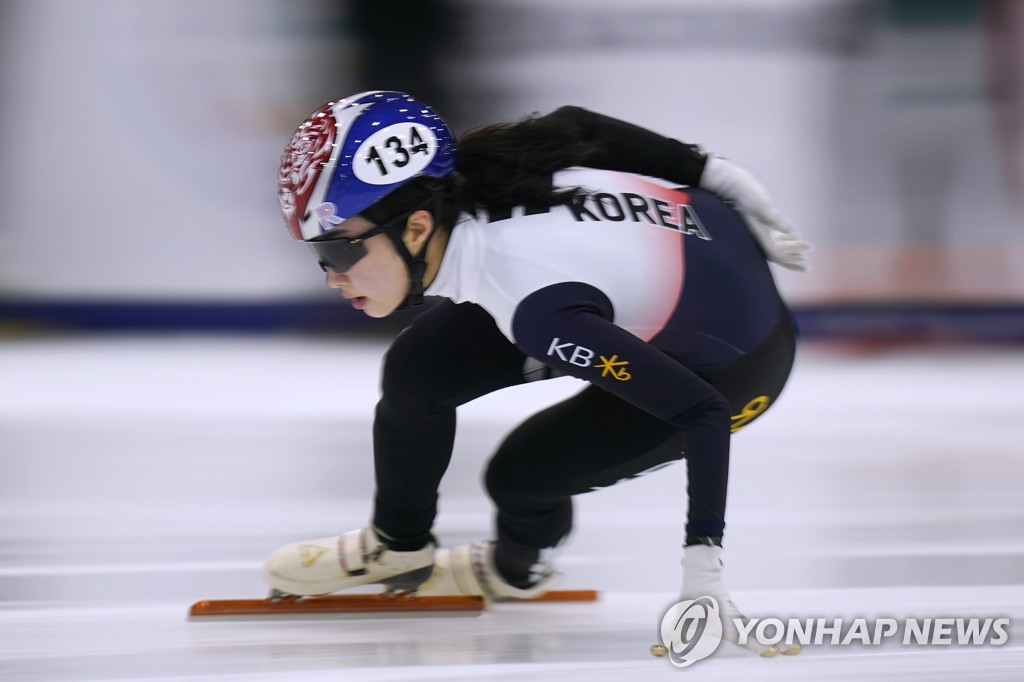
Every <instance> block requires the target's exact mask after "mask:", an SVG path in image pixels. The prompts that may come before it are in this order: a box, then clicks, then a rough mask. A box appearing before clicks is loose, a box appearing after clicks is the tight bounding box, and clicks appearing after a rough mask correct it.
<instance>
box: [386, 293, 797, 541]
mask: <svg viewBox="0 0 1024 682" xmlns="http://www.w3.org/2000/svg"><path fill="white" fill-rule="evenodd" d="M794 347H795V333H794V329H793V326H792V321H791V318H790V316H789V313H788V312H786V311H785V310H782V311H781V314H780V317H779V323H778V324H777V326H776V328H775V330H774V331H773V332H772V333H771V334H769V335H768V337H767V338H766V339H765V341H763V342H762V343H761V344H760V345H759V346H757V347H756V348H755V349H754V350H753V351H751V352H750V353H748V354H746V355H744V356H743V357H742V358H740V359H739V360H737V361H736V362H734V363H732V364H730V365H728V366H726V367H723V368H720V369H716V370H713V371H711V372H702V373H700V372H699V374H700V376H701V377H702V378H703V379H705V380H706V381H708V383H710V384H711V385H712V386H714V387H715V388H716V389H718V390H719V391H720V392H721V393H722V394H723V395H724V396H725V397H726V399H727V400H728V401H729V403H730V406H731V407H732V414H733V415H735V416H734V417H733V425H734V429H736V428H737V427H739V426H743V425H745V424H746V423H749V422H750V421H752V420H753V419H754V418H756V417H757V416H759V415H760V414H761V413H762V412H763V411H764V409H766V408H767V406H768V405H770V404H771V403H773V402H774V401H775V399H776V398H777V397H778V395H779V392H780V391H781V390H782V387H783V385H784V384H785V382H786V379H787V377H788V376H789V371H790V368H791V366H792V362H793V354H794ZM665 352H666V353H668V354H669V355H671V354H672V353H671V349H666V350H665ZM526 360H527V357H526V356H525V355H524V354H523V353H522V352H521V351H520V350H518V349H517V348H516V347H515V346H514V345H513V344H512V343H511V342H510V341H509V340H508V339H507V338H505V336H503V335H502V334H501V332H500V331H499V330H498V328H497V326H496V325H495V324H494V321H493V319H492V318H491V317H490V316H489V315H488V314H487V313H486V312H485V311H484V310H483V309H481V308H480V307H478V306H476V305H473V304H468V303H464V304H458V305H457V304H454V303H452V302H450V301H443V302H441V303H439V304H437V305H436V306H434V307H433V308H432V309H430V310H428V311H427V312H425V313H424V314H422V315H420V316H419V317H418V318H417V319H416V320H415V322H414V323H413V324H412V325H411V326H410V327H409V328H408V329H406V330H405V331H403V332H402V333H401V334H400V335H399V336H398V338H396V339H395V342H394V343H393V344H392V346H391V348H390V349H389V350H388V353H387V356H386V358H385V363H384V371H383V377H382V397H381V400H380V402H379V403H378V404H377V411H376V419H375V422H374V458H375V469H376V478H377V491H376V498H375V512H374V525H375V526H376V527H377V528H378V529H380V530H381V531H382V532H383V533H385V534H386V535H387V536H388V537H390V538H394V541H393V542H391V543H389V544H392V546H393V547H394V548H395V549H398V550H403V549H416V548H418V547H421V546H423V545H424V544H425V543H426V542H427V541H428V540H430V538H431V535H430V529H431V527H432V526H433V523H434V517H435V515H436V511H437V489H438V486H439V484H440V481H441V477H442V476H443V475H444V472H445V470H446V469H447V468H448V463H449V461H450V459H451V453H452V447H453V444H454V440H455V409H456V407H458V406H459V405H462V404H465V403H467V402H469V401H471V400H473V399H475V398H478V397H480V396H482V395H486V394H488V393H491V392H493V391H496V390H498V389H501V388H505V387H507V386H513V385H517V384H521V383H523V382H524V381H525V379H524V378H523V368H524V363H525V361H526ZM683 442H684V434H683V432H681V431H680V430H679V429H677V428H676V427H674V426H672V425H671V424H668V423H666V422H664V421H662V420H660V419H658V418H656V417H654V416H652V415H650V414H648V413H646V412H644V411H642V410H640V409H639V408H636V407H634V406H632V405H630V404H629V403H627V402H625V401H623V400H622V399H620V398H617V397H615V396H614V395H612V394H610V393H608V392H606V391H603V390H601V389H599V388H596V387H594V386H589V387H587V388H585V389H583V390H582V391H581V392H580V393H578V394H576V395H575V396H573V397H571V398H569V399H567V400H565V401H562V402H560V403H558V404H556V405H553V406H551V407H549V408H547V409H545V410H542V411H541V412H539V413H537V414H535V415H534V416H532V417H530V418H529V419H527V420H526V421H525V422H523V423H522V424H521V425H519V427H518V428H516V429H515V430H514V431H513V432H512V433H511V434H510V435H509V436H508V437H507V438H506V439H505V441H504V442H503V443H502V444H501V445H500V447H499V448H498V451H497V453H496V454H495V455H494V457H493V458H492V459H491V461H490V463H489V465H488V467H487V472H486V484H487V490H488V493H489V494H490V495H491V497H492V498H493V500H494V502H495V504H496V506H497V509H498V513H497V540H498V546H499V553H502V552H501V550H502V548H503V547H504V552H503V553H506V554H507V553H508V552H509V550H512V551H515V549H517V548H522V549H533V550H537V549H543V548H547V547H553V546H555V545H556V544H558V542H559V541H560V540H561V539H562V538H564V537H565V536H566V535H567V534H568V533H569V530H570V529H571V526H572V502H571V499H570V498H571V496H573V495H577V494H580V493H585V492H589V491H591V490H594V489H597V488H604V487H608V486H610V485H612V484H614V483H616V482H618V481H620V480H622V479H625V478H631V477H634V476H636V475H638V474H640V473H643V472H646V471H648V470H650V469H652V468H654V467H657V466H659V465H662V464H665V463H668V462H672V461H675V460H678V459H680V458H681V457H682V452H681V451H682V448H683ZM689 494H690V509H691V518H690V524H689V526H688V527H693V528H702V527H710V526H713V525H714V524H716V523H717V524H718V527H721V525H722V523H723V519H724V514H725V490H724V482H723V490H721V491H703V490H695V489H693V487H691V489H690V491H689ZM701 495H711V496H714V497H713V498H712V499H711V500H710V501H709V502H708V503H706V504H695V502H697V501H698V500H696V498H697V497H699V496H701ZM695 507H700V508H702V509H703V508H706V509H712V510H713V513H712V516H716V517H717V518H712V519H707V520H705V519H694V518H692V517H693V510H694V508H695ZM699 532H706V531H699Z"/></svg>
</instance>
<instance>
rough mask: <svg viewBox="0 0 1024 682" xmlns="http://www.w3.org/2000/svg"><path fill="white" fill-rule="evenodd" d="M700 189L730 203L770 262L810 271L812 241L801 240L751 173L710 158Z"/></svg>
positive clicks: (727, 162)
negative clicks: (809, 255)
mask: <svg viewBox="0 0 1024 682" xmlns="http://www.w3.org/2000/svg"><path fill="white" fill-rule="evenodd" d="M700 186H701V187H702V188H703V189H706V190H709V191H711V192H714V193H715V194H717V195H718V196H720V197H722V198H723V199H727V200H728V201H731V202H732V203H733V204H734V205H735V207H736V210H737V211H739V212H740V214H741V215H742V216H743V217H744V218H745V219H746V221H747V226H748V227H749V228H750V232H751V234H753V235H754V238H755V239H756V240H757V243H758V244H760V245H761V248H762V249H764V252H765V255H766V256H767V257H768V260H770V261H772V262H773V263H778V264H779V265H781V266H782V267H784V268H788V269H790V270H797V271H799V272H807V271H808V270H809V269H810V263H808V261H807V252H808V251H810V250H811V248H812V247H811V244H810V242H806V241H804V240H803V239H801V238H800V235H798V234H797V233H796V232H794V231H793V227H792V226H791V225H790V224H789V222H788V221H786V219H785V218H783V217H782V214H781V213H779V211H778V209H777V208H775V205H774V204H773V203H772V200H771V197H769V196H768V191H767V190H766V189H765V188H764V186H763V185H762V184H761V183H760V181H758V179H757V178H755V177H754V176H753V175H752V174H751V173H750V172H749V171H747V170H744V169H742V168H740V167H739V166H737V165H736V164H734V163H732V162H731V161H727V160H725V159H723V158H720V157H717V156H711V155H710V154H709V155H708V160H707V163H706V164H705V166H704V172H703V174H702V175H701V176H700Z"/></svg>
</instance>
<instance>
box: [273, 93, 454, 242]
mask: <svg viewBox="0 0 1024 682" xmlns="http://www.w3.org/2000/svg"><path fill="white" fill-rule="evenodd" d="M453 170H455V140H454V138H453V137H452V134H451V132H450V131H449V130H448V126H447V125H446V124H445V122H444V120H443V119H442V118H441V117H440V116H438V115H437V113H436V112H435V111H434V110H433V109H431V108H430V107H429V106H427V105H426V104H424V103H422V102H420V101H419V100H417V99H415V98H413V97H411V96H410V95H406V94H404V93H401V92H387V91H370V92H361V93H358V94H356V95H351V96H349V97H345V98H344V99H339V100H337V101H334V102H328V103H327V104H325V105H323V106H322V107H320V108H319V109H317V110H316V111H314V112H313V113H312V114H310V115H309V117H308V118H307V119H306V120H305V121H303V122H302V125H300V126H299V127H298V129H297V130H296V131H295V134H294V135H293V136H292V139H291V141H290V142H289V143H288V146H287V147H285V150H284V154H283V155H282V156H281V168H280V170H279V172H278V181H277V196H278V199H279V200H280V203H281V213H282V214H283V215H284V219H285V222H286V223H287V225H288V230H289V231H290V232H291V235H292V237H294V238H295V239H299V240H307V239H312V238H313V237H316V236H317V235H319V234H321V233H322V232H325V231H327V230H329V229H331V228H332V227H334V226H336V225H337V224H338V223H340V222H342V221H343V220H347V219H348V218H351V217H352V216H354V215H356V214H358V213H360V212H362V211H364V210H366V209H367V208H369V207H370V206H372V205H373V204H374V203H376V202H377V201H379V200H380V199H383V198H384V197H385V196H387V195H388V194H390V193H391V192H393V191H394V190H396V189H398V188H399V187H401V186H402V185H404V184H406V183H407V182H409V181H410V180H412V179H413V178H415V177H420V176H431V177H443V176H445V175H447V174H448V173H450V172H451V171H453Z"/></svg>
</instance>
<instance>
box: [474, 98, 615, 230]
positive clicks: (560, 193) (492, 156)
mask: <svg viewBox="0 0 1024 682" xmlns="http://www.w3.org/2000/svg"><path fill="white" fill-rule="evenodd" d="M599 151H600V149H599V147H598V146H597V145H596V144H594V143H593V142H590V141H588V140H587V139H586V138H585V137H584V135H583V131H582V130H581V129H580V126H579V124H578V123H577V122H576V121H575V120H574V119H573V118H571V117H567V116H560V115H557V113H556V114H555V115H548V116H543V117H538V116H537V115H536V114H534V115H533V116H531V117H529V118H526V119H524V120H522V121H519V122H517V123H497V124H494V125H489V126H485V127H483V128H478V129H476V130H472V131H470V132H468V133H466V134H465V135H463V136H462V137H461V138H459V145H458V154H459V161H458V166H457V168H458V171H459V173H460V174H461V175H462V176H463V178H465V186H464V188H463V189H462V191H461V192H460V193H459V199H460V201H461V206H460V209H461V210H463V211H466V212H472V211H473V210H474V209H475V208H476V207H478V206H479V207H483V208H485V209H489V210H501V209H506V210H507V209H510V208H512V207H514V206H531V207H538V208H547V207H550V206H554V205H555V204H559V203H562V202H564V201H565V200H566V199H567V198H568V197H570V196H572V195H573V194H575V193H576V191H577V190H578V188H575V187H569V188H556V187H553V186H552V182H551V176H552V174H553V173H555V171H559V170H562V169H564V168H569V167H571V166H582V165H585V164H586V162H587V160H588V159H590V158H593V157H594V156H595V155H596V154H597V153H598V152H599Z"/></svg>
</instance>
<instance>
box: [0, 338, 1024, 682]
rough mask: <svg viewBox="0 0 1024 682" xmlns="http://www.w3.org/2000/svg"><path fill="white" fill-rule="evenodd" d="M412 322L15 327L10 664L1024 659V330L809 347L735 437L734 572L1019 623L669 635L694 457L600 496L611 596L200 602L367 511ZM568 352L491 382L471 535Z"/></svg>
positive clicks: (56, 667) (467, 502)
mask: <svg viewBox="0 0 1024 682" xmlns="http://www.w3.org/2000/svg"><path fill="white" fill-rule="evenodd" d="M384 348H385V345H384V343H382V342H375V341H366V340H363V341H352V340H346V339H340V338H333V337H322V338H307V337H288V336H278V337H273V336H267V337H241V336H239V337H233V336H219V337H215V336H187V335H185V336H177V337H167V336H163V337H158V336H135V337H123V336H94V337H44V338H23V339H17V338H7V339H6V340H3V341H0V679H4V680H7V679H10V680H16V681H18V682H42V681H44V680H45V681H47V682H50V681H53V682H70V681H72V680H82V681H85V680H119V681H126V680H164V681H168V680H177V679H189V680H218V681H219V680H282V681H283V680H289V681H291V680H336V679H360V680H378V681H384V680H388V681H390V680H522V679H529V680H531V681H536V682H539V681H541V680H568V681H571V680H588V681H589V680H628V681H631V680H638V679H645V680H646V679H683V678H682V677H678V676H680V675H683V676H686V679H692V680H740V679H742V680H760V679H779V680H783V679H784V680H863V679H878V680H958V681H959V680H965V679H970V680H986V681H987V680H992V681H994V680H1021V679H1024V642H1022V641H1021V635H1022V633H1024V495H1022V494H1021V491H1022V490H1024V397H1022V390H1024V389H1022V387H1024V383H1022V381H1021V377H1024V349H1019V348H1018V349H1013V348H1003V349H999V348H995V349H994V348H973V349H972V348H958V349H950V348H946V349H925V348H904V349H900V350H890V351H887V352H879V353H871V352H861V353H851V352H848V351H847V352H843V351H840V350H837V349H834V348H831V349H830V348H826V347H822V346H815V345H813V344H808V345H806V346H805V347H804V348H803V349H802V354H801V356H800V358H799V361H798V365H797V368H796V370H795V373H794V375H793V378H792V380H791V383H790V385H789V386H788V387H787V389H786V392H785V393H784V394H783V396H782V399H781V400H780V402H779V403H778V405H777V406H776V407H774V408H773V409H772V410H771V411H770V412H769V413H768V414H767V415H765V417H764V418H763V419H762V420H761V421H759V422H757V423H756V424H754V425H752V426H751V427H750V428H749V429H747V430H745V431H743V432H741V433H740V434H739V435H738V436H737V437H736V438H735V440H734V447H733V454H732V476H731V483H730V484H731V490H730V495H729V513H728V522H729V528H728V534H727V540H726V546H727V554H726V561H727V572H728V573H727V574H728V577H729V580H730V584H731V586H732V589H733V596H734V597H735V598H736V600H737V602H738V603H739V604H740V605H741V606H742V607H743V608H744V609H745V610H746V611H747V612H748V614H749V615H759V616H764V617H769V616H774V617H788V616H800V617H830V618H839V617H842V618H856V617H866V618H878V617H894V618H899V617H901V616H916V617H919V618H926V617H931V618H938V617H956V616H977V617H983V618H984V617H995V616H1008V617H1010V618H1011V619H1013V625H1012V628H1011V635H1010V640H1009V642H1008V643H1006V644H1004V645H1002V646H982V647H972V646H951V645H947V646H932V647H923V646H906V647H904V646H899V645H883V646H878V647H874V646H847V647H841V646H827V645H822V646H816V647H808V648H807V649H806V650H805V651H804V653H802V654H801V655H800V656H797V657H792V658H791V657H781V656H780V657H776V658H774V659H767V660H765V659H759V658H756V657H754V656H752V655H750V654H748V653H746V652H744V651H741V650H739V649H736V648H729V647H728V646H727V645H723V646H722V647H721V648H720V649H719V651H718V652H717V653H716V654H715V655H714V656H713V657H712V658H711V659H708V660H705V661H702V662H699V663H697V664H695V665H694V666H692V667H690V668H687V669H686V670H683V671H681V670H678V669H675V668H673V667H672V666H671V665H670V663H669V662H668V661H667V659H657V658H654V657H652V656H651V655H650V654H649V653H648V647H649V646H650V645H651V644H653V643H655V642H656V641H657V627H658V623H659V622H660V618H661V615H662V613H663V611H664V609H665V608H666V607H667V606H668V605H670V604H671V603H672V602H673V601H674V597H675V596H676V591H677V589H678V586H679V577H680V574H679V558H680V555H681V550H680V547H679V545H680V542H681V540H682V525H683V511H684V509H685V495H684V490H685V466H684V465H682V464H677V465H674V466H671V467H668V468H666V469H663V470H661V471H658V472H655V473H653V474H651V475H649V476H646V477H644V478H641V479H638V480H635V481H629V482H625V483H623V484H621V485H619V486H616V487H615V488H612V489H609V490H604V491H600V492H596V493H593V494H590V495H587V496H583V497H581V498H579V499H578V504H577V527H576V531H575V533H574V535H573V537H572V540H571V542H570V543H569V545H568V546H567V547H566V548H565V549H564V550H563V551H562V552H561V554H560V555H559V557H558V564H559V567H560V569H561V570H562V571H563V572H564V573H565V574H566V579H565V582H564V587H567V588H575V587H586V588H595V589H598V590H600V591H601V593H602V599H601V600H600V601H599V602H597V603H595V604H560V605H559V604H547V605H501V606H498V607H495V608H494V609H493V610H491V611H490V612H488V613H485V614H484V615H482V616H480V617H477V618H414V619H410V618H387V619H384V618H374V619H359V620H352V619H342V618H338V619H330V620H302V621H281V620H277V621H247V622H236V621H230V622H189V621H187V620H186V617H185V615H186V610H187V607H188V605H189V604H190V603H191V602H193V601H197V600H199V599H203V598H230V597H262V596H264V594H265V589H266V588H265V587H264V585H263V584H262V582H261V580H260V577H259V566H260V564H261V561H262V559H263V558H264V556H265V555H266V554H267V553H268V552H269V551H270V550H271V549H272V548H274V547H275V546H277V545H279V544H282V543H284V542H290V541H294V540H299V539H303V538H310V537H319V536H322V535H329V534H334V533H337V532H341V531H344V530H349V529H351V528H355V527H358V526H361V525H363V524H364V523H365V522H366V520H367V519H368V515H369V512H370V500H371V495H372V468H371V459H372V458H371V440H370V424H371V419H372V413H373V405H374V402H375V400H376V397H377V386H376V382H377V375H378V371H379V364H380V360H381V357H382V354H383V350H384ZM579 386H580V385H579V384H578V383H577V382H575V381H574V380H571V379H559V380H555V381H551V382H546V383H539V384H532V385H529V386H524V387H520V388H516V389H510V390H506V391H504V392H500V393H498V394H495V395H493V396H489V397H487V398H485V399H482V400H480V401H478V402H477V403H474V404H471V405H469V406H467V407H465V408H463V409H462V410H461V412H460V431H459V437H458V441H457V444H456V452H455V457H454V459H453V464H452V467H451V469H450V470H449V473H448V476H447V478H446V480H445V482H444V485H443V488H442V502H441V514H440V517H439V522H438V528H437V532H438V535H439V536H440V539H441V541H442V542H443V543H444V544H455V543H458V542H462V541H466V540H470V539H479V538H484V537H488V536H489V534H490V533H489V529H490V516H489V515H490V510H489V506H488V503H487V500H486V497H485V496H484V493H483V490H482V488H481V485H480V472H481V470H482V467H483V465H484V463H485V461H486V459H487V457H488V456H489V454H490V452H491V451H492V449H493V448H494V446H495V444H496V443H497V442H498V441H499V440H500V438H501V437H502V435H503V434H504V433H506V432H507V431H508V430H509V429H510V428H512V427H513V426H514V425H515V423H516V422H517V421H518V420H519V419H521V418H522V417H524V416H525V415H527V414H529V413H531V412H532V411H534V410H537V409H539V408H541V407H543V406H544V405H546V404H549V403H550V402H553V401H555V400H557V399H559V398H560V397H563V396H566V395H568V394H571V393H572V392H574V391H576V390H578V388H579Z"/></svg>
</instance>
